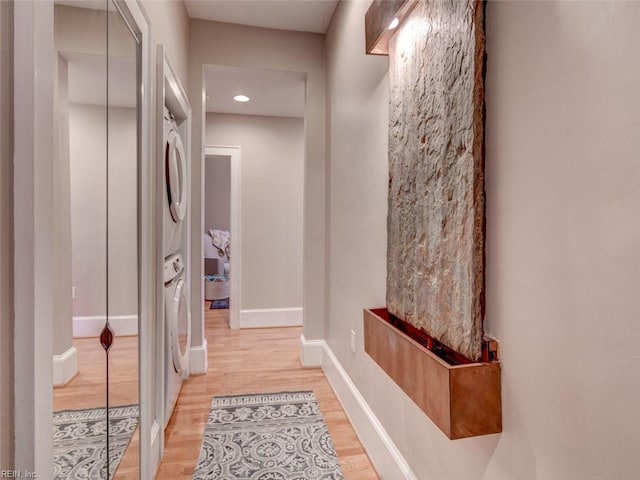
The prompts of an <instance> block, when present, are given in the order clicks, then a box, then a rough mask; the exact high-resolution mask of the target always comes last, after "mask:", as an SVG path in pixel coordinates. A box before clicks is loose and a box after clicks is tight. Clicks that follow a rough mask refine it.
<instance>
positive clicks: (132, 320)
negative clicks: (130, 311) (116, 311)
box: [73, 315, 138, 338]
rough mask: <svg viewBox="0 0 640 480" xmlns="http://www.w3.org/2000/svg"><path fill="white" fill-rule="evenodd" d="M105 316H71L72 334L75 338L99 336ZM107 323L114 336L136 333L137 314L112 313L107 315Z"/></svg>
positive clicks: (105, 319)
mask: <svg viewBox="0 0 640 480" xmlns="http://www.w3.org/2000/svg"><path fill="white" fill-rule="evenodd" d="M106 322H107V317H105V316H104V315H95V316H88V317H73V336H74V337H75V338H84V337H99V336H100V333H101V332H102V329H103V328H104V325H105V323H106ZM109 325H110V326H111V328H112V329H113V333H114V335H115V336H116V337H128V336H131V335H137V334H138V316H137V315H114V316H111V317H109Z"/></svg>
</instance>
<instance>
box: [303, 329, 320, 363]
mask: <svg viewBox="0 0 640 480" xmlns="http://www.w3.org/2000/svg"><path fill="white" fill-rule="evenodd" d="M326 345H327V344H326V343H325V341H324V340H307V339H306V338H305V337H304V333H303V334H301V335H300V364H301V365H302V368H318V367H321V366H322V356H323V351H324V348H325V346H326Z"/></svg>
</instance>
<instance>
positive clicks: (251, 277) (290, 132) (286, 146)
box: [205, 114, 304, 310]
mask: <svg viewBox="0 0 640 480" xmlns="http://www.w3.org/2000/svg"><path fill="white" fill-rule="evenodd" d="M205 141H206V144H207V145H234V146H235V145H239V146H240V151H241V154H240V155H241V160H240V165H241V171H240V189H241V199H240V205H241V212H240V219H241V220H240V229H241V232H242V236H241V242H242V245H241V246H240V248H241V249H242V272H241V276H240V282H241V287H240V288H241V291H242V297H241V302H242V305H241V309H242V310H247V309H266V308H290V307H301V306H302V219H303V199H304V183H303V182H304V121H303V119H301V118H282V117H280V118H276V117H260V116H251V115H220V114H207V121H206V132H205ZM205 188H206V187H205Z"/></svg>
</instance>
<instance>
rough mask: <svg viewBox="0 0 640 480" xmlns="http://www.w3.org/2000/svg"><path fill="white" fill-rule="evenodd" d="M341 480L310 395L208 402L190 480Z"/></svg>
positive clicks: (334, 456) (236, 398)
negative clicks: (198, 453) (195, 462)
mask: <svg viewBox="0 0 640 480" xmlns="http://www.w3.org/2000/svg"><path fill="white" fill-rule="evenodd" d="M213 479H221V480H316V479H317V480H342V479H344V477H343V475H342V471H341V470H340V465H339V464H338V457H337V455H336V451H335V449H334V448H333V442H332V441H331V437H330V436H329V432H328V431H327V425H326V424H325V423H324V420H323V418H322V415H321V413H320V410H319V409H318V404H317V403H316V397H315V395H314V394H313V392H283V393H272V394H256V395H238V396H229V397H214V399H213V402H212V404H211V410H210V411H209V417H208V419H207V427H206V428H205V431H204V438H203V439H202V448H201V449H200V456H199V457H198V464H197V466H196V469H195V472H194V473H193V480H213Z"/></svg>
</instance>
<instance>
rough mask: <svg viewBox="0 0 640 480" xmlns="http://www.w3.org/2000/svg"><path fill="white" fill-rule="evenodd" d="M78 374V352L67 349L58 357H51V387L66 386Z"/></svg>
mask: <svg viewBox="0 0 640 480" xmlns="http://www.w3.org/2000/svg"><path fill="white" fill-rule="evenodd" d="M77 373H78V350H76V347H71V348H69V349H68V350H67V351H66V352H64V353H61V354H60V355H54V356H53V386H54V387H61V386H63V385H66V384H67V383H69V382H70V381H71V379H72V378H73V377H75V376H76V375H77Z"/></svg>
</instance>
